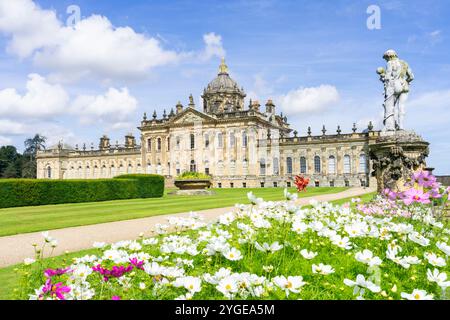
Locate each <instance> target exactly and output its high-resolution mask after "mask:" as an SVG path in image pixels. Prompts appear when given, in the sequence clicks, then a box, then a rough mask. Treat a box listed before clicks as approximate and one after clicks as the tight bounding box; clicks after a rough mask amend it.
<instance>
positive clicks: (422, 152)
mask: <svg viewBox="0 0 450 320" xmlns="http://www.w3.org/2000/svg"><path fill="white" fill-rule="evenodd" d="M428 154H429V143H428V142H426V141H424V140H423V139H422V137H421V136H419V135H418V134H416V133H415V132H412V131H405V130H399V131H395V132H388V133H381V135H380V137H379V138H378V139H377V140H376V142H375V143H374V144H372V145H370V146H369V155H370V159H371V160H372V163H373V167H372V168H373V171H372V176H374V177H376V179H377V190H378V192H379V193H382V192H383V190H384V189H385V188H389V189H391V190H393V191H396V192H401V191H404V190H405V189H406V186H405V183H406V182H408V180H409V179H410V177H411V175H412V174H413V173H414V172H416V171H419V170H423V169H425V167H426V162H425V159H426V157H427V156H428Z"/></svg>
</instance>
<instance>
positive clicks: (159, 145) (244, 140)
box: [147, 132, 248, 151]
mask: <svg viewBox="0 0 450 320" xmlns="http://www.w3.org/2000/svg"><path fill="white" fill-rule="evenodd" d="M175 141H176V146H177V149H179V148H180V144H181V138H180V137H179V136H177V137H176V138H175ZM189 142H190V148H191V149H195V145H196V143H195V135H194V134H190V137H189ZM229 143H230V148H232V147H234V146H235V145H236V136H235V134H234V133H230V141H229ZM247 144H248V137H247V134H246V133H245V132H244V133H242V147H243V148H246V147H247ZM209 145H210V138H209V134H205V136H204V146H205V148H208V147H209ZM217 147H218V148H223V134H222V133H218V134H217ZM161 150H162V140H161V138H156V151H161ZM147 151H152V139H151V138H150V139H148V140H147ZM167 151H170V138H167Z"/></svg>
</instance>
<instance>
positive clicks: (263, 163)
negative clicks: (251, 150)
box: [260, 154, 367, 175]
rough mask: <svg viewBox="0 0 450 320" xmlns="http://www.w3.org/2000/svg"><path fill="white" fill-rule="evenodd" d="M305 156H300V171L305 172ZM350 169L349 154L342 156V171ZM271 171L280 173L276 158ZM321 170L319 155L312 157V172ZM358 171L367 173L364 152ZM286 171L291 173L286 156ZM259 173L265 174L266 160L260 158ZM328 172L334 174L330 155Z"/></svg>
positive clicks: (345, 171) (290, 160) (334, 158)
mask: <svg viewBox="0 0 450 320" xmlns="http://www.w3.org/2000/svg"><path fill="white" fill-rule="evenodd" d="M307 168H308V167H307V163H306V157H300V173H301V174H306V173H308V172H307V171H308V170H307ZM351 171H352V164H351V157H350V156H349V155H345V156H344V164H343V172H344V174H349V173H351ZM273 172H274V175H278V174H279V173H280V170H279V163H278V158H274V159H273ZM321 172H322V160H321V158H320V156H315V157H314V173H321ZM358 172H359V173H367V158H366V155H365V154H361V155H360V156H359V170H358ZM286 173H287V174H292V173H293V162H292V158H291V157H287V158H286ZM260 174H261V175H265V174H266V160H265V159H260ZM328 174H336V157H335V156H330V157H329V158H328Z"/></svg>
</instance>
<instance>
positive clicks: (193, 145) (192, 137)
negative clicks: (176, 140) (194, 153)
mask: <svg viewBox="0 0 450 320" xmlns="http://www.w3.org/2000/svg"><path fill="white" fill-rule="evenodd" d="M191 149H195V136H194V135H193V134H191Z"/></svg>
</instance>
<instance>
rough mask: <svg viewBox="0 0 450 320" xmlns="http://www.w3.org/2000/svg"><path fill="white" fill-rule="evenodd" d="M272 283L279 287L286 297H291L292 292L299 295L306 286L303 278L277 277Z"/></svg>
mask: <svg viewBox="0 0 450 320" xmlns="http://www.w3.org/2000/svg"><path fill="white" fill-rule="evenodd" d="M272 281H273V283H274V284H275V285H276V286H277V287H279V288H280V289H282V290H284V292H285V293H286V297H288V296H289V293H290V292H293V293H299V292H300V289H301V287H303V286H304V285H305V284H306V282H303V277H302V276H296V277H287V278H286V277H285V276H277V277H275V278H273V279H272Z"/></svg>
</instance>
